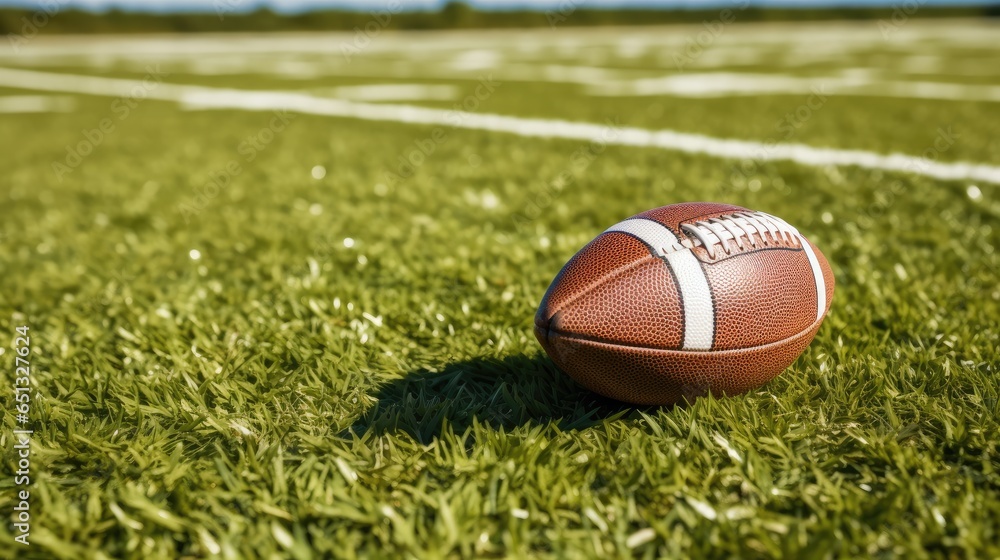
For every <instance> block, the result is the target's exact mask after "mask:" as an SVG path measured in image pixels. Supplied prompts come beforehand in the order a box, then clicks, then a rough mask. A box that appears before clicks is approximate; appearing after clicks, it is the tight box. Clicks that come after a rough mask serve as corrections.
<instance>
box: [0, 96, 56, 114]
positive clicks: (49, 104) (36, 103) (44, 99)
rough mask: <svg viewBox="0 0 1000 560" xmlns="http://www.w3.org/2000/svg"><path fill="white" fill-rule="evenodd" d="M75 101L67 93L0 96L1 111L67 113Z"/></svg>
mask: <svg viewBox="0 0 1000 560" xmlns="http://www.w3.org/2000/svg"><path fill="white" fill-rule="evenodd" d="M74 105H75V102H74V100H73V98H72V97H69V96H65V95H4V96H0V113H66V112H69V111H72V110H73V107H74Z"/></svg>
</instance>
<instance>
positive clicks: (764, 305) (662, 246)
mask: <svg viewBox="0 0 1000 560" xmlns="http://www.w3.org/2000/svg"><path fill="white" fill-rule="evenodd" d="M833 288H834V278H833V272H832V271H831V270H830V265H829V264H828V263H827V261H826V258H825V257H824V256H823V254H822V253H821V252H820V250H819V249H818V248H817V247H816V246H814V245H813V244H812V243H810V242H809V241H808V240H807V239H806V238H805V237H803V236H802V235H801V234H800V233H799V232H798V230H796V229H795V228H794V227H792V226H791V225H789V224H788V223H786V222H785V221H783V220H781V219H780V218H776V217H774V216H771V215H768V214H765V213H763V212H754V211H751V210H747V209H746V208H741V207H739V206H731V205H728V204H715V203H707V202H693V203H684V204H674V205H670V206H663V207H661V208H656V209H653V210H649V211H647V212H643V213H641V214H638V215H636V216H633V217H631V218H629V219H627V220H624V221H622V222H619V223H617V224H615V225H613V226H611V227H610V228H608V229H607V230H606V231H604V232H603V233H602V234H600V235H599V236H597V238H596V239H594V240H593V241H592V242H590V243H589V244H588V245H587V246H586V247H584V248H583V249H582V250H581V251H580V252H579V253H577V254H576V255H575V256H574V257H573V258H572V259H570V261H569V262H568V263H567V264H566V266H565V267H563V269H562V271H561V272H560V273H559V275H558V276H557V277H556V279H555V280H554V281H553V282H552V285H551V286H550V287H549V289H548V291H547V292H546V293H545V297H544V298H543V299H542V303H541V305H540V306H539V309H538V313H537V314H536V316H535V336H536V337H537V338H538V341H539V342H540V343H541V345H542V346H543V347H544V348H545V351H546V352H547V353H548V354H549V356H550V357H551V358H552V360H553V361H554V362H555V363H556V365H557V366H559V368H560V369H562V370H563V371H564V372H566V373H567V374H569V375H570V376H571V377H573V378H574V379H575V380H576V381H577V382H579V383H580V384H582V385H583V386H585V387H587V388H588V389H591V390H593V391H595V392H597V393H600V394H602V395H604V396H607V397H611V398H614V399H618V400H621V401H625V402H630V403H635V404H671V403H675V402H677V401H679V400H681V399H683V398H693V397H696V396H698V395H701V394H705V393H706V392H711V393H713V394H716V395H734V394H739V393H744V392H746V391H749V390H752V389H755V388H757V387H760V386H761V385H763V384H764V383H767V382H768V381H770V380H771V379H772V378H774V377H775V376H776V375H778V374H779V373H781V372H782V371H783V370H784V369H785V368H787V367H788V366H789V365H791V363H792V362H793V361H795V359H796V358H797V357H798V356H799V354H801V353H802V351H803V350H805V348H806V347H807V346H808V345H809V343H810V342H811V341H812V339H813V336H815V334H816V331H817V330H819V327H820V325H821V324H822V322H823V317H824V316H825V315H826V312H827V310H828V309H829V308H830V302H831V301H832V299H833Z"/></svg>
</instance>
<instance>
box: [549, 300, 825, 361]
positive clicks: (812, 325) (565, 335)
mask: <svg viewBox="0 0 1000 560" xmlns="http://www.w3.org/2000/svg"><path fill="white" fill-rule="evenodd" d="M828 311H829V309H827V310H825V311H824V312H823V315H822V316H821V317H819V318H818V319H816V320H815V321H813V322H812V323H810V324H809V326H808V327H806V328H805V329H803V330H801V331H799V332H797V333H795V334H793V335H792V336H789V337H785V338H782V339H781V340H776V341H774V342H768V343H767V344H758V345H757V346H746V347H743V348H729V349H726V350H711V349H709V350H685V349H683V348H656V347H655V346H642V345H640V344H626V343H623V342H618V341H612V340H602V339H600V338H597V337H593V336H587V335H584V334H576V333H568V332H564V331H557V330H555V329H549V328H547V329H544V330H545V338H546V340H548V339H550V338H552V337H553V336H558V337H562V338H565V339H569V340H579V341H581V342H593V343H597V344H604V345H607V346H615V347H618V348H634V349H637V350H650V351H653V352H676V353H679V354H691V355H700V356H704V355H705V354H712V355H717V354H727V353H735V352H746V351H747V350H759V349H764V348H767V347H769V346H776V345H779V344H784V343H786V342H789V341H791V340H795V339H796V338H798V337H800V336H802V335H804V334H806V333H808V332H809V331H811V330H812V329H813V328H815V327H816V325H817V324H819V323H822V322H823V319H825V318H826V314H827V312H828ZM539 328H540V327H539Z"/></svg>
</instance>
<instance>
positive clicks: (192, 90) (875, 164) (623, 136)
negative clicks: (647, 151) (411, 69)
mask: <svg viewBox="0 0 1000 560" xmlns="http://www.w3.org/2000/svg"><path fill="white" fill-rule="evenodd" d="M0 86H6V87H17V88H23V89H32V90H43V91H60V92H68V93H77V94H80V93H82V94H90V95H102V96H112V97H118V96H129V95H136V96H141V97H147V98H151V99H159V100H164V101H174V102H177V103H181V104H183V105H187V106H193V107H202V108H205V107H215V108H219V109H243V110H250V111H271V110H289V111H295V112H299V113H303V114H313V115H325V116H331V117H343V118H353V119H362V120H370V121H389V122H402V123H411V124H424V125H439V126H448V127H452V128H464V129H471V130H486V131H491V132H506V133H509V134H515V135H518V136H529V137H537V138H563V139H571V140H587V141H589V140H596V139H601V140H602V141H604V142H605V143H607V144H613V145H621V146H637V147H644V148H661V149H665V150H672V151H679V152H684V153H689V154H699V155H708V156H714V157H720V158H727V159H751V160H756V161H792V162H795V163H799V164H802V165H808V166H825V165H838V166H856V167H863V168H867V169H881V170H885V171H893V172H901V173H913V174H916V175H923V176H927V177H933V178H935V179H944V180H976V181H987V182H990V183H997V184H1000V167H998V166H994V165H987V164H978V163H969V162H938V161H934V160H932V159H928V158H921V157H915V156H909V155H905V154H899V153H895V154H888V155H883V154H877V153H874V152H867V151H863V150H838V149H832V148H816V147H813V146H807V145H805V144H775V145H772V146H768V145H766V144H763V143H761V142H752V141H748V140H726V139H722V138H712V137H710V136H704V135H701V134H690V133H684V132H676V131H672V130H647V129H642V128H634V127H622V128H618V129H616V134H615V135H613V138H610V139H609V138H607V136H608V134H607V128H608V127H607V126H606V125H602V124H597V123H586V122H571V121H562V120H552V119H530V118H522V117H512V116H506V115H495V114H482V113H468V112H461V111H453V110H446V109H434V108H428V107H417V106H413V105H397V104H374V103H357V102H353V101H345V100H342V99H329V98H322V97H317V96H313V95H308V94H302V93H295V92H286V91H256V90H253V91H248V90H238V89H224V88H212V87H204V86H191V85H177V84H167V83H159V84H155V85H153V86H152V87H150V86H149V85H146V86H144V85H143V83H142V81H140V80H124V79H117V78H101V77H94V76H80V75H74V74H55V73H50V72H35V71H31V70H13V69H9V68H0Z"/></svg>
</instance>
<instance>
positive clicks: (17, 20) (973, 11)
mask: <svg viewBox="0 0 1000 560" xmlns="http://www.w3.org/2000/svg"><path fill="white" fill-rule="evenodd" d="M238 4H239V3H238V2H236V1H235V0H217V1H216V2H215V4H214V10H215V11H214V12H205V13H178V14H149V13H136V12H125V11H120V10H110V11H107V12H102V13H94V12H86V11H80V10H61V11H47V10H46V9H45V8H39V9H37V10H23V9H0V33H3V34H5V35H8V36H10V35H18V36H25V35H29V36H30V35H33V34H34V33H37V32H40V31H41V30H42V29H43V28H44V33H46V34H56V33H187V32H220V31H254V32H256V31H351V30H355V29H361V30H363V29H364V28H365V26H366V25H372V22H375V24H376V25H378V26H379V28H380V29H381V28H384V29H398V30H420V29H484V28H512V27H561V26H598V25H661V24H672V23H702V22H709V21H714V20H717V19H719V14H720V13H721V12H722V11H723V10H724V9H725V8H717V9H712V10H649V9H616V10H610V9H589V8H582V7H580V6H581V5H582V4H583V0H566V1H565V2H563V3H562V4H561V7H559V8H556V9H552V10H548V11H528V10H513V11H481V10H477V9H475V8H472V7H470V6H468V5H466V4H462V3H459V2H453V3H449V4H447V5H445V6H444V7H443V8H442V9H441V10H439V11H436V12H408V11H401V10H399V9H398V7H399V4H395V6H396V8H397V9H395V10H393V9H392V8H388V9H383V10H381V11H373V12H353V11H339V10H321V11H312V12H306V13H302V14H279V13H275V12H273V11H270V10H267V9H260V10H256V11H253V12H238V11H235V10H234V9H233V7H234V6H237V5H238ZM921 4H922V2H918V0H910V1H901V2H900V3H899V4H898V5H897V6H895V7H890V8H836V9H831V8H815V9H813V8H808V9H803V8H800V9H789V8H783V9H782V8H767V9H762V8H757V7H749V6H746V2H745V1H739V0H737V1H736V2H734V3H733V6H732V7H731V8H729V10H730V12H731V13H732V17H733V20H734V21H738V22H766V21H815V20H843V19H866V20H875V19H877V20H892V19H893V18H903V19H907V18H912V17H920V18H933V17H938V18H940V17H973V18H979V17H1000V4H996V5H992V6H961V7H939V6H922V5H921ZM390 6H392V4H390Z"/></svg>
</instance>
